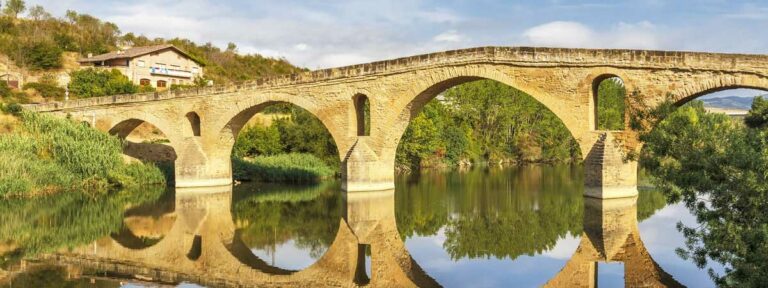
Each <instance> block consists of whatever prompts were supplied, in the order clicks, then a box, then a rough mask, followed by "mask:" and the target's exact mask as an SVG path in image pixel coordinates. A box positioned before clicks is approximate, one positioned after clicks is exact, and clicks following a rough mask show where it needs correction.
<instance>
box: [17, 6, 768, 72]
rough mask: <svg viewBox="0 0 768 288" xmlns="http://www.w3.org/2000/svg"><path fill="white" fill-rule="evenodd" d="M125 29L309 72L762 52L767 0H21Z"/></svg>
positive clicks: (767, 43) (766, 40)
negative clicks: (459, 56)
mask: <svg viewBox="0 0 768 288" xmlns="http://www.w3.org/2000/svg"><path fill="white" fill-rule="evenodd" d="M27 2H28V6H31V5H34V4H40V5H43V6H44V7H46V9H47V10H49V11H50V12H51V13H53V14H54V15H55V16H59V17H60V16H62V15H63V14H64V11H66V10H67V9H73V10H76V11H78V12H81V13H88V14H92V15H95V16H97V17H99V18H102V19H105V20H108V21H111V22H114V23H116V24H118V25H119V26H120V27H121V29H122V30H123V32H134V33H139V34H145V35H147V36H150V37H155V36H157V37H175V36H180V37H185V38H190V39H192V40H195V41H198V42H212V43H214V44H216V45H219V46H224V45H226V43H227V42H234V43H236V44H237V45H238V47H239V51H240V52H241V53H260V54H264V55H267V56H275V57H285V58H286V59H288V60H289V61H291V62H292V63H294V64H297V65H301V66H303V67H307V68H310V69H317V68H327V67H334V66H342V65H349V64H356V63H362V62H369V61H374V60H382V59H389V58H395V57H401V56H407V55H413V54H419V53H426V52H434V51H440V50H447V49H454V48H465V47H475V46H486V45H499V46H521V45H529V46H555V47H587V48H640V49H667V50H694V51H713V52H734V53H766V51H768V33H766V31H765V29H766V27H768V3H766V2H762V3H761V2H758V1H751V2H750V1H725V0H702V1H691V0H679V1H665V0H639V1H620V0H617V1H557V0H549V1H547V0H545V1H503V0H474V1H457V0H440V1H437V0H388V1H382V0H378V1H359V0H341V1H310V0H304V1H299V0H281V1H274V0H272V1H266V0H256V1H246V0H185V1H177V0H173V1H170V0H134V1H116V0H101V1H94V0H27Z"/></svg>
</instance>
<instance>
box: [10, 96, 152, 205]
mask: <svg viewBox="0 0 768 288" xmlns="http://www.w3.org/2000/svg"><path fill="white" fill-rule="evenodd" d="M10 112H14V114H13V116H9V114H6V115H5V116H4V117H13V118H15V119H16V120H14V121H16V124H14V126H13V127H10V128H9V129H8V130H9V132H7V133H4V134H0V197H2V198H6V199H7V198H33V197H38V196H43V195H53V194H58V193H65V192H71V193H83V194H90V195H94V194H103V193H106V192H108V191H110V190H111V189H117V188H130V187H136V186H142V185H151V184H158V185H164V184H165V183H166V180H165V177H164V176H163V173H162V172H161V171H160V169H158V168H157V167H155V166H154V165H152V164H145V163H130V164H126V163H124V162H123V159H122V143H121V141H120V140H119V139H117V138H116V137H113V136H110V135H108V134H106V133H103V132H100V131H97V130H95V129H92V128H90V127H88V126H85V125H82V124H80V123H76V122H74V121H72V120H69V119H61V118H56V117H53V116H49V115H39V114H34V113H29V112H23V111H21V112H19V111H10Z"/></svg>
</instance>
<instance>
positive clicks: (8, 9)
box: [3, 0, 26, 18]
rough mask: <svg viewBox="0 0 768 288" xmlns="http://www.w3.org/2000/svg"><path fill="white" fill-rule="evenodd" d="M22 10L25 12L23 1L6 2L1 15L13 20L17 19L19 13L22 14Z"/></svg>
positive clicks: (10, 0)
mask: <svg viewBox="0 0 768 288" xmlns="http://www.w3.org/2000/svg"><path fill="white" fill-rule="evenodd" d="M24 10H26V4H25V3H24V0H8V1H7V2H6V3H5V9H3V13H5V15H8V16H11V17H13V18H17V17H18V16H19V13H22V12H24Z"/></svg>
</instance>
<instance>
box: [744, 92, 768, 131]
mask: <svg viewBox="0 0 768 288" xmlns="http://www.w3.org/2000/svg"><path fill="white" fill-rule="evenodd" d="M744 124H746V125H747V126H749V127H751V128H766V127H768V99H765V98H763V97H762V96H760V97H756V98H755V100H753V102H752V109H750V110H749V113H748V114H747V117H745V118H744Z"/></svg>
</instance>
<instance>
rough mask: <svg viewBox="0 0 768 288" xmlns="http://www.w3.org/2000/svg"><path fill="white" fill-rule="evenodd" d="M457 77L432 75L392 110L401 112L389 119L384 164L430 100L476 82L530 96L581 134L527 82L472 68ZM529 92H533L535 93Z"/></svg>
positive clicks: (574, 134) (550, 99) (572, 131)
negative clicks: (493, 82)
mask: <svg viewBox="0 0 768 288" xmlns="http://www.w3.org/2000/svg"><path fill="white" fill-rule="evenodd" d="M490 71H493V72H490ZM456 74H459V73H449V74H448V75H442V77H438V76H435V77H432V79H434V81H430V82H429V83H428V84H427V85H419V86H415V89H414V90H411V91H418V92H416V96H415V97H409V98H408V100H409V102H408V103H407V104H405V105H398V106H396V107H395V109H400V110H395V111H400V112H399V113H398V114H396V116H395V119H393V120H392V123H393V125H392V126H393V127H392V129H391V132H390V133H391V134H390V135H388V137H387V140H390V139H391V141H392V142H391V143H388V145H391V146H390V147H388V148H390V150H391V151H392V153H391V155H388V156H390V157H389V158H391V159H387V161H389V160H392V161H394V154H395V151H396V150H397V146H398V144H399V142H400V140H401V138H402V136H403V134H404V133H405V131H406V129H407V128H408V125H409V124H410V122H411V120H413V118H415V117H416V116H417V115H418V114H419V112H421V110H422V108H423V107H424V106H425V105H426V104H427V103H428V102H429V101H431V100H432V99H434V98H435V97H437V96H438V95H439V94H440V93H442V92H444V91H446V90H448V89H449V88H452V87H454V86H458V85H461V84H464V83H469V82H473V81H477V80H493V81H496V82H499V83H501V84H504V85H507V86H509V87H512V88H515V89H518V90H520V91H522V92H524V93H526V94H528V95H530V96H531V97H532V98H533V99H535V100H536V101H537V102H539V103H540V104H542V106H544V107H545V108H546V109H547V110H549V111H551V112H552V113H554V114H555V115H556V116H557V117H558V118H559V119H560V120H561V121H562V122H563V124H564V126H565V127H566V129H567V130H568V132H569V133H570V134H571V136H572V137H574V139H577V140H578V139H579V136H580V135H581V134H580V133H579V131H582V130H583V129H579V127H578V123H572V122H570V121H567V119H566V118H565V117H563V116H564V115H565V113H564V111H560V110H558V108H556V107H555V106H556V102H558V101H557V99H558V98H556V97H554V96H552V95H549V93H546V92H545V91H542V90H541V89H534V88H532V87H530V86H528V85H526V83H520V82H518V81H515V79H513V78H512V77H510V76H508V75H507V74H505V73H502V72H499V71H494V70H491V69H479V71H478V69H475V70H472V72H468V73H460V74H459V75H456ZM532 91H535V93H534V92H532ZM577 143H579V141H577ZM581 144H582V143H579V145H581ZM582 150H583V149H582Z"/></svg>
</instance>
